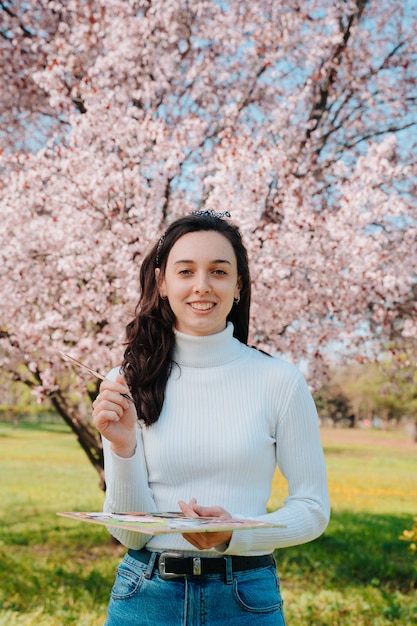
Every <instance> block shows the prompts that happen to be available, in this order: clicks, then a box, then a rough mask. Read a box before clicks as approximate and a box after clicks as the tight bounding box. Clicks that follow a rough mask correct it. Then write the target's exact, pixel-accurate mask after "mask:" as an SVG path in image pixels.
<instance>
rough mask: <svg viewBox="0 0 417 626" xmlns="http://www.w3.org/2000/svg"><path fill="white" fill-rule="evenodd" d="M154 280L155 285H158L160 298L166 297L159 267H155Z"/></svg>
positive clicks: (163, 280)
mask: <svg viewBox="0 0 417 626" xmlns="http://www.w3.org/2000/svg"><path fill="white" fill-rule="evenodd" d="M155 281H156V286H157V287H158V291H159V295H160V296H161V298H166V297H167V292H166V288H165V279H164V278H162V275H161V270H160V268H159V267H156V268H155Z"/></svg>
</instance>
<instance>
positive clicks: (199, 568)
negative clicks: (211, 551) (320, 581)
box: [128, 549, 275, 580]
mask: <svg viewBox="0 0 417 626" xmlns="http://www.w3.org/2000/svg"><path fill="white" fill-rule="evenodd" d="M128 554H129V556H131V557H132V558H134V559H136V561H140V562H141V563H145V564H148V563H149V561H150V559H151V556H152V554H154V553H152V552H151V551H150V550H131V549H130V550H129V551H128ZM227 560H231V569H232V571H234V572H243V571H244V570H250V569H256V568H258V567H270V566H271V565H275V559H274V557H273V555H272V554H266V555H264V556H224V557H213V558H204V557H195V556H184V555H183V554H182V553H181V552H161V553H157V555H156V558H155V562H154V569H157V570H158V571H159V574H160V576H161V578H163V579H164V580H170V579H172V578H178V577H181V576H204V575H205V574H223V573H226V567H227Z"/></svg>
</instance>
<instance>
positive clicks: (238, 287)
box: [235, 276, 242, 299]
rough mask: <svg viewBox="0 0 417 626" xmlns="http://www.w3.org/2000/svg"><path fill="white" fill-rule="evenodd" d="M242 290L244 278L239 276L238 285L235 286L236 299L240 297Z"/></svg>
mask: <svg viewBox="0 0 417 626" xmlns="http://www.w3.org/2000/svg"><path fill="white" fill-rule="evenodd" d="M241 290H242V279H241V278H240V276H238V277H237V283H236V287H235V299H237V298H238V297H239V295H240V292H241Z"/></svg>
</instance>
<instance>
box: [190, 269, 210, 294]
mask: <svg viewBox="0 0 417 626" xmlns="http://www.w3.org/2000/svg"><path fill="white" fill-rule="evenodd" d="M210 289H211V287H210V282H209V280H208V276H207V274H206V273H205V272H198V273H197V274H196V276H195V282H194V291H195V293H209V291H210Z"/></svg>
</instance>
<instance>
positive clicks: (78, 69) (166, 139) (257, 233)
mask: <svg viewBox="0 0 417 626" xmlns="http://www.w3.org/2000/svg"><path fill="white" fill-rule="evenodd" d="M386 5H387V3H380V2H378V1H377V0H307V1H304V2H300V1H299V0H290V1H289V2H288V1H287V2H282V1H281V0H260V1H259V2H253V0H250V1H249V0H239V1H238V0H225V1H220V0H219V1H208V0H201V1H198V0H195V1H193V2H190V1H184V0H106V1H104V0H101V1H99V0H62V1H58V0H57V1H55V0H38V1H37V2H32V1H30V0H29V1H23V0H15V1H12V0H10V1H9V2H0V20H1V22H0V35H1V37H0V52H1V55H2V59H3V60H4V62H3V67H4V68H5V69H4V73H3V76H2V88H1V91H0V122H1V125H0V168H1V172H2V176H1V180H0V211H1V216H2V228H1V233H0V258H1V274H2V280H1V287H0V290H1V298H0V312H1V317H0V336H1V349H2V352H1V361H2V366H3V368H5V369H8V370H9V371H10V372H11V373H12V375H13V377H14V378H15V379H19V380H22V381H23V382H24V383H26V384H27V385H29V386H30V387H31V388H32V389H33V392H34V393H36V394H37V396H38V397H39V398H40V399H42V397H44V396H46V395H47V396H48V397H49V398H50V400H51V401H52V402H53V404H54V406H55V407H56V409H57V410H58V412H59V413H60V415H62V417H63V418H64V419H65V421H66V422H67V423H68V424H69V425H70V426H71V428H72V429H73V431H74V433H75V434H76V435H77V437H78V439H79V441H80V443H81V445H82V446H83V448H84V450H85V451H86V453H87V455H88V457H89V459H90V460H91V462H92V463H93V464H94V466H95V467H96V469H97V470H98V471H99V473H100V475H101V469H102V456H101V447H100V442H99V439H98V437H97V435H96V433H95V432H94V430H93V429H92V427H91V424H90V421H89V417H88V414H89V408H88V402H87V403H86V399H85V391H84V390H85V389H87V392H88V397H89V398H90V399H91V398H93V397H94V395H95V394H96V392H97V384H96V383H95V382H92V381H91V378H89V377H88V376H87V377H85V375H84V374H83V373H82V372H81V371H77V372H75V371H74V370H72V369H71V368H70V367H69V366H68V364H67V363H65V362H64V361H63V360H62V358H61V356H60V354H59V353H60V351H64V352H68V353H70V354H71V355H73V356H74V357H75V358H77V359H79V360H82V361H85V362H86V363H88V365H89V366H91V367H92V368H94V369H96V370H99V371H102V372H104V373H105V371H106V370H108V369H109V368H110V367H111V366H113V365H115V364H117V363H118V362H120V359H121V356H122V353H123V339H124V328H125V325H126V323H127V322H128V321H129V320H130V318H131V316H132V314H133V308H134V305H135V303H136V300H137V296H138V294H137V288H138V280H137V277H138V267H139V265H140V262H141V259H142V258H143V255H144V254H146V252H147V250H148V249H149V246H150V245H152V244H153V243H154V242H155V240H156V238H158V237H159V235H160V233H161V232H163V230H164V228H165V227H166V225H167V224H168V223H169V222H170V221H171V220H172V219H175V218H176V217H178V216H179V215H183V214H186V213H188V212H190V211H192V210H195V209H201V208H207V209H215V210H221V211H222V210H228V211H230V213H231V214H232V219H233V221H235V222H236V223H238V224H239V225H240V226H241V229H242V232H243V234H244V238H245V241H246V244H247V246H248V249H249V252H250V258H251V269H252V275H253V289H254V298H253V307H252V336H251V342H252V343H253V344H255V345H257V346H259V347H262V348H264V349H265V348H267V349H268V350H269V351H273V352H275V351H278V352H282V353H284V354H286V355H287V356H289V358H292V359H293V360H294V361H299V360H301V359H307V360H308V363H309V380H310V382H311V384H312V385H313V386H319V385H320V382H321V380H322V378H323V376H324V374H325V371H326V367H327V360H328V358H329V357H328V355H329V345H334V344H335V342H339V343H340V345H343V346H344V347H345V348H346V350H350V351H355V350H359V351H361V350H363V346H364V344H366V349H367V351H368V352H372V350H375V351H378V350H380V349H381V346H383V345H384V343H385V342H386V341H387V340H389V339H392V338H393V336H394V335H396V336H398V337H408V338H415V337H416V336H417V325H416V265H417V248H416V217H417V215H416V212H417V211H416V205H415V192H416V174H417V163H416V138H417V135H416V132H415V127H416V124H417V113H416V99H417V87H416V75H417V72H416V69H415V68H416V67H417V65H416V61H417V9H416V6H415V4H414V3H413V1H412V0H405V1H404V0H391V2H390V3H389V5H388V6H386ZM22 364H23V365H24V366H25V367H23V368H22ZM87 383H88V384H87Z"/></svg>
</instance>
